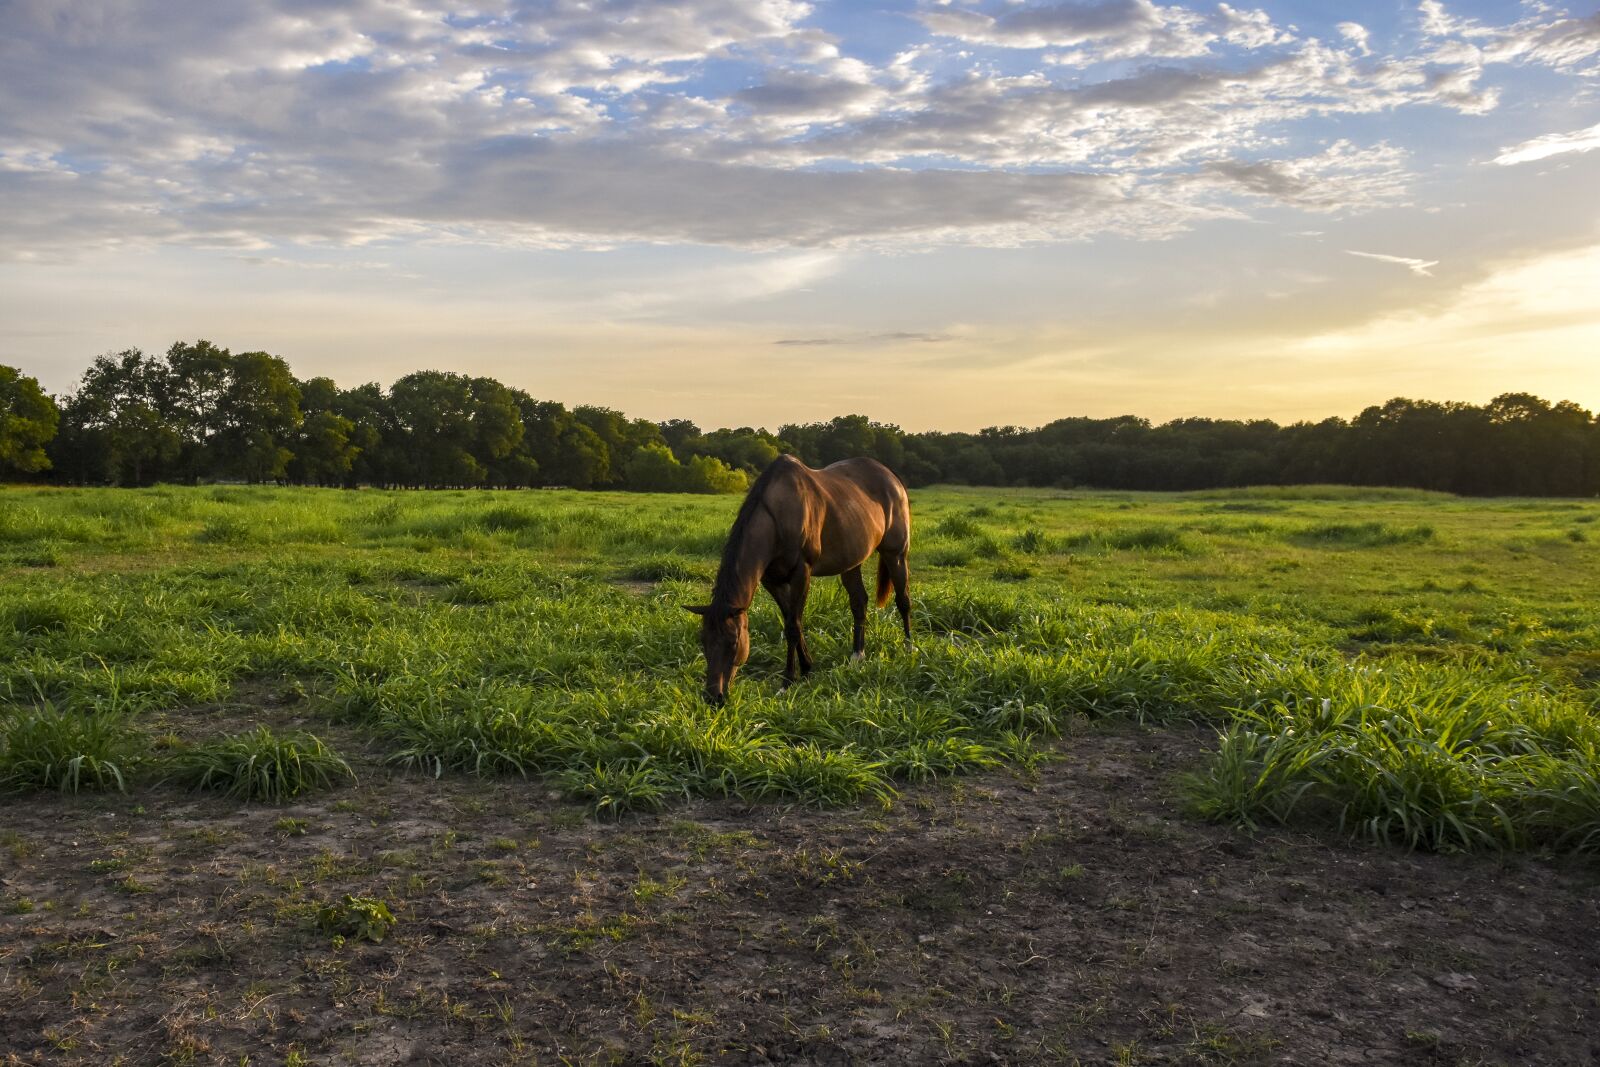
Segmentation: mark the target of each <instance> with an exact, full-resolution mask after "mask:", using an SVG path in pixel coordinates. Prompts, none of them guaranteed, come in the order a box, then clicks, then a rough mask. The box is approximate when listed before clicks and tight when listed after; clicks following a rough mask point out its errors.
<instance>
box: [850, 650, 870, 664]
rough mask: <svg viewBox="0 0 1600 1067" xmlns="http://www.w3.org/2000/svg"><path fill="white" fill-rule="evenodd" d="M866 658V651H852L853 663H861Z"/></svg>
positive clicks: (851, 659) (851, 660)
mask: <svg viewBox="0 0 1600 1067" xmlns="http://www.w3.org/2000/svg"><path fill="white" fill-rule="evenodd" d="M866 658H867V654H866V653H865V652H852V653H850V662H851V663H860V662H861V661H862V660H864V659H866Z"/></svg>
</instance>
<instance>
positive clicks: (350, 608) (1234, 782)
mask: <svg viewBox="0 0 1600 1067" xmlns="http://www.w3.org/2000/svg"><path fill="white" fill-rule="evenodd" d="M912 502H913V508H914V511H915V523H914V529H913V535H912V552H911V593H912V598H913V602H914V605H915V608H914V611H915V614H914V621H913V625H914V627H915V629H916V639H915V643H914V646H913V647H912V648H910V649H906V648H903V647H902V646H901V644H900V642H899V639H898V632H897V630H898V627H897V621H896V619H895V616H894V614H893V611H892V609H890V610H886V611H882V612H877V613H874V615H873V617H872V620H871V622H870V625H869V628H868V636H867V642H868V644H867V657H866V660H865V662H863V663H859V664H850V663H847V655H848V651H849V645H848V642H849V621H848V618H849V616H848V610H847V607H846V602H845V597H844V595H843V592H842V590H840V589H839V587H838V583H837V582H835V581H833V580H831V579H828V580H819V581H818V582H817V583H816V585H815V586H814V588H813V594H812V599H811V604H810V608H809V612H808V617H807V632H808V640H809V642H810V645H811V650H812V653H813V654H814V655H815V657H816V660H817V670H816V672H815V673H814V674H813V675H812V676H811V677H810V678H808V679H806V680H805V681H804V682H803V683H802V684H800V685H797V686H795V687H793V688H790V689H788V690H780V688H779V684H778V683H779V675H780V674H781V672H782V667H783V640H782V635H781V632H780V629H779V622H778V616H777V611H776V609H775V608H774V607H773V605H772V603H771V602H770V600H769V599H766V598H765V596H764V594H763V595H762V596H761V597H758V599H757V603H756V607H755V609H754V611H753V613H752V619H751V625H752V646H753V647H752V655H751V659H750V662H749V664H748V665H747V666H746V668H745V670H744V671H743V672H742V673H741V675H740V677H739V679H738V681H737V682H736V684H735V686H734V689H733V695H732V699H731V700H730V701H729V703H728V705H727V706H726V707H723V708H719V709H714V708H711V707H708V706H706V705H705V704H704V703H702V702H701V701H700V699H699V693H700V688H701V682H702V674H701V671H702V666H701V661H700V658H699V652H698V644H697V641H696V626H695V620H694V619H693V618H692V617H691V616H690V615H688V614H687V613H686V612H684V611H683V610H682V605H684V604H691V603H700V602H703V601H704V599H705V593H706V591H707V589H708V587H709V584H710V581H711V578H712V575H713V572H714V569H715V563H716V558H717V552H718V550H719V548H720V545H721V542H722V538H723V536H724V534H725V533H726V530H727V526H728V523H729V522H730V521H731V518H732V515H733V512H734V510H735V509H736V505H737V501H736V498H730V497H720V498H717V497H688V496H669V495H635V494H605V493H576V492H565V491H524V492H459V493H456V492H429V493H420V492H412V493H406V492H395V493H385V492H376V491H358V492H341V491H331V490H330V491H316V490H288V489H272V488H247V487H234V486H220V487H202V488H173V487H161V488H156V489H150V490H60V489H28V488H11V489H6V490H0V790H3V791H4V796H0V812H3V813H4V819H3V822H0V913H4V914H3V915H0V931H3V932H4V935H5V936H4V941H3V942H0V1035H3V1036H0V1051H3V1052H8V1053H10V1054H11V1055H13V1056H14V1057H16V1058H17V1060H18V1061H20V1062H34V1061H35V1060H38V1061H41V1062H42V1061H61V1062H78V1061H82V1062H107V1061H111V1060H114V1059H115V1057H116V1056H117V1055H118V1054H121V1055H123V1056H124V1058H125V1061H126V1062H130V1063H142V1062H157V1061H164V1062H211V1061H213V1060H215V1061H218V1062H220V1061H222V1060H227V1061H228V1062H239V1059H240V1056H241V1055H248V1056H250V1057H251V1060H250V1062H298V1063H323V1062H327V1063H337V1062H372V1063H387V1062H398V1061H403V1060H406V1059H408V1058H411V1057H419V1058H420V1061H427V1060H428V1059H429V1058H430V1057H433V1058H435V1059H437V1060H438V1061H439V1062H449V1061H450V1060H451V1059H452V1058H455V1059H456V1060H458V1061H459V1060H460V1059H461V1058H464V1057H466V1056H468V1055H479V1056H483V1057H487V1058H488V1059H489V1060H491V1061H504V1062H563V1061H565V1062H583V1063H588V1062H597V1063H604V1062H620V1063H631V1062H649V1061H652V1060H654V1061H658V1062H674V1063H677V1062H720V1061H732V1062H766V1061H767V1060H782V1059H785V1058H791V1059H793V1058H800V1059H804V1060H810V1061H821V1062H834V1061H837V1062H850V1061H851V1060H852V1059H863V1060H872V1059H879V1060H881V1059H890V1060H896V1059H898V1060H901V1061H903V1062H928V1061H930V1060H938V1059H945V1060H950V1061H961V1060H968V1059H979V1058H990V1057H999V1058H1000V1059H1001V1060H1009V1061H1019V1062H1035V1061H1039V1060H1054V1061H1061V1062H1073V1061H1075V1060H1076V1061H1079V1062H1085V1063H1092V1062H1127V1063H1138V1062H1219V1063H1224V1062H1278V1061H1280V1060H1286V1061H1288V1062H1302V1061H1304V1060H1306V1059H1310V1058H1321V1059H1327V1060H1329V1061H1331V1062H1358V1061H1360V1060H1359V1056H1357V1055H1356V1053H1354V1052H1352V1053H1351V1054H1350V1056H1349V1058H1348V1059H1340V1058H1339V1057H1340V1055H1341V1050H1344V1049H1355V1050H1357V1051H1358V1052H1359V1053H1360V1055H1363V1056H1365V1055H1368V1054H1371V1055H1372V1056H1373V1057H1375V1058H1377V1059H1379V1060H1384V1059H1385V1058H1388V1059H1391V1060H1392V1061H1394V1062H1439V1063H1456V1062H1551V1063H1559V1062H1576V1061H1579V1060H1581V1059H1583V1058H1584V1057H1586V1056H1588V1055H1591V1054H1593V1052H1594V1045H1593V1038H1592V1037H1590V1036H1589V1034H1590V1032H1591V1031H1592V1030H1593V1029H1594V1017H1595V1015H1596V1013H1597V1011H1600V987H1597V986H1596V984H1595V980H1594V975H1595V974H1596V973H1600V969H1597V968H1600V958H1597V956H1596V950H1595V949H1593V948H1592V947H1585V945H1584V944H1583V943H1575V941H1574V939H1573V938H1572V937H1571V933H1572V931H1573V930H1574V929H1584V930H1592V929H1593V928H1594V925H1595V921H1596V919H1597V918H1600V916H1597V913H1596V905H1595V891H1594V886H1595V866H1594V860H1593V856H1594V854H1595V853H1596V852H1600V781H1597V773H1596V768H1597V766H1600V760H1597V754H1600V718H1597V712H1600V521H1597V520H1600V502H1595V501H1546V500H1509V499H1495V500H1466V499H1458V498H1455V497H1451V496H1447V495H1440V494H1428V493H1421V492H1409V491H1404V492H1403V491H1381V490H1377V491H1374V490H1353V489H1340V488H1330V487H1323V488H1318V487H1309V488H1290V489H1261V490H1239V491H1214V492H1202V493H1192V494H1179V495H1158V494H1135V493H1087V492H1053V491H1043V490H1015V491H1008V490H978V489H970V490H969V489H955V488H945V489H933V490H921V491H916V492H914V493H913V494H912ZM347 898H348V899H347ZM368 902H371V903H368ZM380 903H381V907H382V909H383V911H382V914H379V904H380ZM384 915H387V916H388V917H389V918H388V919H386V918H384ZM390 919H392V920H393V921H392V922H390V921H389V920H390ZM1582 940H1583V941H1587V940H1589V939H1582ZM5 1042H10V1043H11V1047H10V1048H5V1047H4V1043H5ZM1363 1062H1364V1061H1363Z"/></svg>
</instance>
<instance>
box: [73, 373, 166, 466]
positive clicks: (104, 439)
mask: <svg viewBox="0 0 1600 1067" xmlns="http://www.w3.org/2000/svg"><path fill="white" fill-rule="evenodd" d="M170 397H171V389H170V388H169V381H168V371H167V366H166V364H165V363H163V362H162V361H160V360H158V359H154V358H152V357H149V356H146V355H145V354H144V353H143V352H142V351H140V350H139V349H137V348H129V349H126V350H125V351H122V352H118V353H115V354H108V355H104V356H97V357H95V360H94V362H93V363H91V364H90V365H89V369H88V370H87V371H85V372H84V375H83V381H82V382H81V383H79V386H78V389H77V392H75V393H73V394H72V395H71V396H70V397H68V398H67V401H66V402H65V403H64V404H63V405H62V408H61V442H60V443H61V450H60V455H61V457H62V459H63V460H65V462H64V463H59V464H58V466H61V467H62V473H63V474H64V475H66V477H67V478H69V479H70V480H72V481H79V482H114V483H116V484H118V485H148V484H150V483H151V482H154V481H156V480H158V479H160V478H163V477H171V476H172V475H173V474H174V473H176V468H175V467H174V466H173V464H174V461H175V460H176V459H177V458H178V455H179V453H180V451H181V449H182V446H183V438H182V437H181V436H180V435H179V434H178V432H177V431H176V430H175V429H174V428H173V423H174V421H175V420H174V419H173V418H172V417H171V414H170V412H169V411H168V409H167V405H168V403H169V401H170Z"/></svg>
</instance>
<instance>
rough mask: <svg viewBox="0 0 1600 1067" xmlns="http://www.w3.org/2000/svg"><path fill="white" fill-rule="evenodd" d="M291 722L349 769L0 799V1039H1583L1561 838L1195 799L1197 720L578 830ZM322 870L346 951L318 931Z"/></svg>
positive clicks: (527, 804) (284, 1045) (194, 1044)
mask: <svg viewBox="0 0 1600 1067" xmlns="http://www.w3.org/2000/svg"><path fill="white" fill-rule="evenodd" d="M281 710H287V709H281ZM260 714H262V715H266V716H269V721H273V722H274V724H275V725H285V724H286V717H285V716H282V715H277V714H276V713H274V712H273V711H272V710H271V709H261V712H260ZM177 725H178V726H179V727H180V728H183V729H182V731H181V732H187V728H188V727H194V726H200V725H203V724H201V723H189V724H184V723H179V724H177ZM229 725H230V727H236V726H238V720H237V718H234V719H232V720H231V721H230V722H229ZM311 725H313V726H314V728H315V729H317V730H318V731H319V732H320V733H323V734H324V735H325V736H330V740H332V741H333V742H334V743H335V744H336V746H337V747H339V748H340V749H341V750H343V751H345V752H346V753H347V754H348V753H352V752H355V753H357V754H358V755H360V756H361V757H362V759H361V760H359V761H355V762H356V766H357V770H358V772H359V774H360V783H359V784H358V785H355V786H351V787H349V788H345V789H341V790H338V791H336V792H333V793H329V794H323V795H321V796H319V797H317V798H315V799H312V800H310V801H308V802H306V803H299V804H294V805H291V806H288V807H284V808H273V807H269V806H244V807H241V806H239V805H236V804H233V803H230V802H227V801H225V800H220V799H216V798H213V797H197V796H194V795H190V794H185V793H181V792H177V791H175V790H171V789H154V790H144V791H141V792H140V793H138V794H136V795H134V796H130V797H108V798H106V797H102V798H84V799H79V800H71V799H64V798H61V797H57V796H38V797H31V798H26V799H22V800H11V801H7V802H5V806H4V807H3V808H0V907H3V910H4V912H5V914H4V915H3V917H0V1063H26V1064H33V1063H39V1064H44V1063H96V1064H105V1063H128V1064H153V1063H231V1064H238V1063H246V1062H248V1063H251V1064H280V1063H281V1064H341V1063H354V1064H395V1063H442V1064H457V1063H469V1062H470V1063H497V1062H506V1063H622V1064H632V1063H653V1062H663V1063H694V1062H707V1063H772V1062H778V1063H824V1064H831V1063H839V1064H845V1063H891V1064H898V1063H904V1064H924V1063H934V1062H959V1063H967V1062H980V1063H981V1062H1002V1063H1040V1062H1065V1063H1074V1062H1080V1063H1086V1064H1088V1063H1096V1064H1098V1063H1128V1064H1134V1063H1294V1064H1309V1063H1328V1064H1356V1063H1405V1064H1469V1063H1503V1064H1563V1065H1565V1064H1582V1063H1592V1062H1597V1061H1600V1021H1597V1017H1600V939H1597V938H1596V937H1595V936H1594V935H1595V931H1596V929H1597V926H1600V903H1597V899H1600V898H1597V888H1596V887H1597V885H1600V868H1597V867H1596V865H1595V864H1594V862H1593V861H1592V860H1591V861H1582V862H1579V861H1572V860H1569V861H1559V862H1558V861H1552V860H1544V859H1538V858H1529V857H1494V856H1487V857H1482V856H1473V857H1464V856H1442V855H1422V854H1407V853H1405V852H1402V851H1398V850H1393V849H1379V848H1373V847H1368V846H1364V845H1361V844H1352V843H1349V842H1347V841H1345V840H1344V839H1343V838H1341V837H1338V836H1335V835H1332V834H1328V835H1320V836H1319V835H1309V834H1304V833H1298V832H1294V833H1291V832H1264V833H1261V834H1258V835H1253V836H1252V835H1248V834H1245V833H1241V832H1238V831H1234V830H1230V829H1226V828H1220V827H1212V826H1206V825H1202V824H1199V823H1196V822H1195V821H1193V820H1192V819H1190V818H1189V817H1187V816H1186V815H1185V814H1184V813H1183V810H1182V807H1181V804H1180V802H1179V800H1178V796H1179V791H1178V787H1177V784H1176V776H1177V775H1178V774H1179V773H1181V772H1182V771H1183V770H1185V769H1186V768H1188V767H1190V766H1192V765H1193V763H1194V761H1195V758H1196V755H1197V753H1198V752H1199V751H1201V750H1202V749H1203V747H1204V746H1205V745H1206V744H1207V743H1208V741H1209V739H1210V736H1211V735H1210V733H1209V732H1208V731H1203V730H1185V729H1178V730H1162V731H1159V732H1145V731H1142V730H1139V729H1137V728H1135V727H1132V726H1127V725H1122V726H1114V727H1093V728H1090V727H1083V728H1080V729H1078V730H1077V731H1075V732H1074V733H1073V735H1072V736H1070V737H1068V738H1067V739H1065V740H1064V741H1063V742H1062V743H1061V744H1060V745H1059V746H1058V751H1059V758H1058V759H1056V760H1054V761H1052V762H1048V763H1045V764H1043V765H1042V766H1041V767H1040V768H1039V769H1038V772H1037V774H1034V775H1008V774H994V775H988V776H983V777H976V778H968V779H963V780H958V781H954V782H947V783H941V784H937V785H933V786H927V787H919V788H914V789H908V790H907V791H905V792H904V793H903V794H902V795H901V797H900V799H899V800H898V802H897V803H896V804H895V805H894V806H893V807H892V808H891V809H889V810H886V811H885V810H879V809H876V808H872V809H851V810H839V811H815V810H802V809H792V808H785V807H776V806H756V807H748V806H744V805H740V804H735V803H706V802H695V803H690V804H685V805H682V806H679V807H676V808H674V809H672V810H669V811H666V812H663V813H661V814H659V815H649V816H642V817H630V818H627V819H625V820H623V821H622V822H620V823H597V822H595V821H594V820H593V819H592V818H591V817H589V816H588V815H587V814H586V813H585V812H584V811H583V810H581V809H579V808H576V807H574V806H573V805H571V804H569V803H567V802H565V801H562V800H560V799H558V798H553V797H552V796H551V795H550V794H549V793H548V791H547V788H546V787H545V786H543V785H541V784H539V783H536V782H526V781H521V780H514V779H513V780H496V781H476V780H470V779H461V778H447V779H444V780H442V781H433V780H427V779H420V778H417V777H414V776H412V777H407V776H402V775H398V774H394V773H391V772H389V771H387V770H385V769H384V768H383V767H382V766H381V765H379V764H378V763H376V762H375V760H374V758H373V757H374V753H372V752H369V751H367V750H365V749H363V748H362V745H361V742H360V739H359V738H358V737H357V736H355V735H353V734H348V733H347V734H339V733H337V732H336V731H330V730H329V729H328V727H327V724H326V723H325V722H317V723H315V724H311ZM346 893H350V894H355V895H358V896H373V897H380V898H382V899H384V900H385V901H387V902H388V904H389V905H390V907H392V908H393V910H394V913H395V915H396V916H397V917H398V923H397V925H396V926H395V927H394V928H393V930H392V931H391V932H390V934H389V936H388V937H387V938H385V939H384V940H383V941H382V942H381V943H369V942H366V941H349V942H346V943H343V944H339V943H336V942H335V941H334V940H333V939H332V938H330V936H329V935H327V934H325V933H322V932H319V930H318V929H317V926H316V923H315V914H316V910H317V908H318V907H319V906H321V905H322V904H325V903H327V902H330V901H335V900H338V899H340V898H341V897H342V896H343V895H344V894H346Z"/></svg>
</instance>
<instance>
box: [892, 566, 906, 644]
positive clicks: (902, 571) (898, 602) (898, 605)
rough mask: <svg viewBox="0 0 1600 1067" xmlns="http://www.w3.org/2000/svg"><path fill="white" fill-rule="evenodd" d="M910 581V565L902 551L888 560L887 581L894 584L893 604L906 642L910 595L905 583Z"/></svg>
mask: <svg viewBox="0 0 1600 1067" xmlns="http://www.w3.org/2000/svg"><path fill="white" fill-rule="evenodd" d="M910 581H911V567H910V565H909V563H908V562H907V560H906V554H905V553H904V552H900V553H897V554H896V555H895V556H894V557H893V558H891V559H890V560H889V582H890V584H891V585H893V586H894V606H895V610H897V611H899V612H900V626H901V628H902V629H903V630H905V635H906V644H908V645H909V644H910V643H911V597H910V595H909V594H908V593H907V592H906V585H907V584H908V583H909V582H910Z"/></svg>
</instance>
